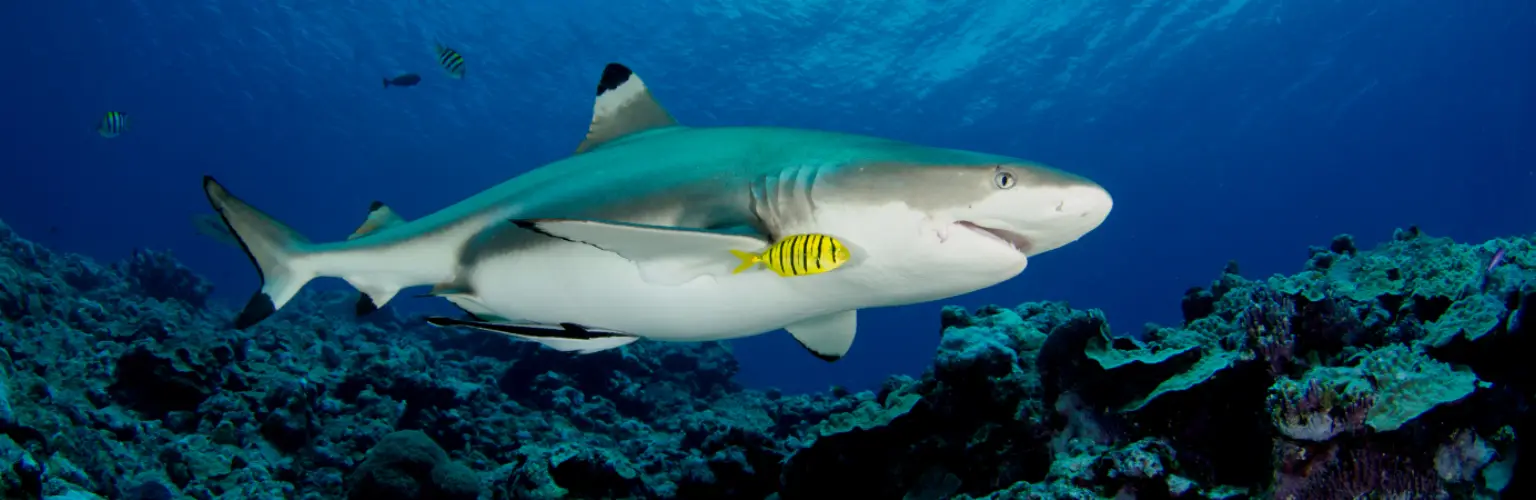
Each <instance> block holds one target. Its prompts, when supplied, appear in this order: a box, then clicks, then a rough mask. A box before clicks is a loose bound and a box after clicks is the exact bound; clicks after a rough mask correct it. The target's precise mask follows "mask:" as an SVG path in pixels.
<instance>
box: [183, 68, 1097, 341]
mask: <svg viewBox="0 0 1536 500" xmlns="http://www.w3.org/2000/svg"><path fill="white" fill-rule="evenodd" d="M203 189H204V191H205V192H206V194H207V196H208V201H209V203H210V204H212V205H213V208H214V209H215V210H216V211H217V212H218V213H219V215H220V216H221V218H222V219H223V221H224V223H225V224H227V225H228V227H229V229H230V231H231V232H232V233H233V234H234V235H235V236H236V238H237V239H238V240H239V241H238V242H239V244H240V246H241V248H243V249H244V250H245V252H246V254H247V255H248V256H249V257H250V259H251V261H252V262H253V263H254V264H255V266H256V268H257V270H258V271H259V273H260V275H261V279H262V284H261V288H260V290H258V291H257V292H256V293H255V295H253V296H252V297H251V299H250V301H249V303H247V304H246V306H245V308H244V310H242V311H241V313H240V314H239V316H238V317H237V318H236V320H235V326H236V327H237V328H241V329H244V328H247V327H250V326H251V325H254V324H256V323H258V322H260V321H261V320H263V319H265V318H267V317H269V316H270V315H272V314H273V313H274V312H276V311H277V310H278V309H280V308H282V307H283V305H284V304H286V303H287V302H288V301H289V300H290V299H292V298H293V297H294V295H295V294H297V293H298V292H299V289H300V288H301V287H303V286H304V284H305V283H307V282H309V281H310V280H311V279H314V278H317V277H338V278H341V279H343V280H346V281H347V282H348V283H350V284H351V285H352V286H354V287H356V288H357V289H358V290H359V291H361V292H362V293H363V294H364V295H363V300H365V301H367V302H371V304H372V306H373V307H372V308H376V307H382V306H383V305H384V304H385V303H387V302H389V301H390V300H391V299H392V298H394V297H395V295H396V294H397V293H398V292H399V291H400V290H401V289H403V288H407V287H414V286H424V285H431V286H432V287H433V288H432V291H431V292H430V293H429V295H431V296H438V297H443V298H446V299H447V300H449V301H452V302H453V303H454V304H456V305H458V306H459V308H461V309H463V310H464V311H465V312H466V313H468V314H467V315H468V318H467V319H455V318H444V317H437V318H430V319H429V320H428V321H429V322H430V323H431V324H434V325H437V326H463V327H471V328H477V329H482V330H489V331H494V332H499V333H503V334H507V335H510V336H513V337H517V338H520V339H525V340H532V341H536V342H540V343H542V344H544V345H546V346H549V347H552V348H555V349H558V350H562V351H575V352H581V353H587V352H595V351H600V350H604V349H610V348H614V347H618V346H622V345H625V344H628V343H630V342H633V341H635V340H637V339H642V338H644V339H652V340H660V341H709V340H723V339H732V338H739V337H747V336H752V335H758V334H762V333H767V332H772V331H776V330H778V329H781V328H782V329H785V330H788V331H789V333H790V334H791V335H792V336H793V337H794V338H795V339H796V340H798V341H799V342H800V343H801V344H802V345H804V346H805V347H806V348H807V349H808V350H810V351H811V352H812V353H813V354H815V355H816V356H818V357H820V358H822V359H825V360H828V361H834V360H837V359H839V358H841V357H842V356H843V355H844V354H845V353H846V352H847V351H848V350H849V348H850V346H851V345H852V344H853V339H854V333H855V330H856V325H857V319H856V315H857V311H858V310H859V309H867V308H873V307H885V306H896V305H904V304H914V303H920V302H927V301H933V300H940V299H944V298H948V297H953V296H956V295H960V294H964V293H968V292H971V291H975V290H979V289H982V288H986V287H989V286H992V285H996V284H998V283H1000V282H1003V281H1005V280H1008V279H1009V278H1012V277H1014V276H1016V275H1018V274H1019V273H1020V272H1022V271H1023V270H1024V268H1025V266H1026V264H1027V263H1028V262H1029V258H1030V257H1033V256H1036V255H1039V254H1041V253H1044V252H1048V251H1050V250H1054V249H1056V248H1060V247H1061V246H1063V245H1066V244H1067V243H1070V242H1072V241H1075V240H1077V239H1079V238H1080V237H1082V236H1083V235H1084V234H1087V233H1088V232H1089V231H1092V230H1093V229H1094V228H1096V227H1098V226H1099V225H1100V224H1101V223H1103V221H1104V219H1105V218H1106V217H1108V215H1109V212H1110V208H1111V206H1112V205H1113V202H1112V200H1111V198H1110V195H1109V193H1108V192H1106V191H1105V190H1104V189H1103V188H1102V187H1100V186H1099V185H1098V184H1096V183H1094V182H1093V181H1090V180H1088V179H1086V178H1083V177H1080V176H1077V175H1073V174H1069V173H1066V172H1062V171H1059V170H1056V169H1053V168H1050V167H1047V166H1044V165H1040V164H1037V163H1032V162H1028V161H1025V160H1020V159H1016V158H1009V157H1004V156H996V155H991V154H983V153H977V152H970V151H961V150H954V149H942V148H935V147H926V146H919V145H915V144H909V143H905V142H899V141H894V140H888V139H881V138H875V137H868V136H860V135H852V134H844V133H835V132H825V131H815V130H801V129H791V128H770V127H712V128H694V127H686V126H682V125H679V124H678V123H677V122H676V121H675V120H674V119H673V118H672V116H671V115H670V114H669V113H668V112H667V111H666V110H665V109H664V108H663V107H662V106H661V105H660V104H659V103H658V102H657V100H656V99H655V98H654V97H653V96H652V94H651V92H650V91H649V90H647V88H646V86H645V84H644V83H643V82H642V81H641V80H640V78H639V77H638V76H637V75H635V74H634V73H633V72H631V71H630V70H629V69H628V68H626V67H624V66H623V65H620V64H610V65H608V66H607V68H606V69H605V70H604V71H603V74H602V78H601V80H600V81H599V83H598V86H597V98H596V102H595V103H594V105H593V113H592V124H591V126H590V128H589V129H588V131H587V135H586V139H585V140H584V141H582V142H581V143H580V145H579V146H578V147H577V148H576V153H575V154H574V155H572V156H570V157H567V158H564V159H561V160H558V161H555V162H553V163H549V164H547V165H544V166H542V167H539V168H537V169H534V170H532V171H529V172H527V173H524V174H522V175H519V176H517V177H514V178H512V179H510V180H508V181H505V182H503V183H501V184H499V185H497V186H495V187H492V188H490V189H488V190H486V191H483V192H481V193H479V194H476V195H474V196H472V197H470V198H468V199H465V200H464V201H461V202H459V203H457V204H454V205H452V206H449V207H447V208H444V209H442V210H439V211H438V212H436V213H432V214H430V215H427V216H424V217H421V218H417V219H414V220H405V219H403V218H399V217H398V216H394V215H393V214H392V213H390V214H388V216H387V217H378V216H376V215H377V214H374V215H371V216H370V218H369V220H370V222H368V223H365V224H364V227H363V228H360V229H359V231H358V233H355V234H354V235H353V237H352V238H350V239H348V240H346V241H338V242H332V243H312V242H310V241H309V240H307V239H305V238H304V237H303V236H301V235H299V234H298V233H297V232H295V231H294V230H293V229H291V228H289V227H288V226H286V225H284V224H282V223H281V222H278V221H277V220H275V219H273V218H272V217H270V216H268V215H266V214H265V213H263V212H261V211H260V210H258V209H257V208H255V207H253V206H252V205H249V204H247V203H246V202H244V201H241V200H240V199H239V198H237V197H235V196H234V195H233V194H231V193H230V192H229V191H228V190H226V189H225V188H224V187H223V186H221V185H220V184H219V183H218V182H217V181H215V180H214V179H213V178H211V177H205V178H204V179H203ZM377 207H378V205H376V206H375V208H377ZM801 233H819V234H826V235H832V236H835V237H836V238H838V239H839V240H841V241H842V242H843V243H844V244H845V245H846V246H847V247H848V248H849V250H850V252H851V255H852V256H851V259H850V261H849V262H848V263H847V264H845V265H843V266H842V267H840V268H839V269H837V270H835V271H832V272H827V273H822V274H816V275H811V276H800V277H794V278H784V277H780V276H779V275H777V274H775V273H773V272H771V271H767V270H762V269H758V270H754V271H752V272H743V273H741V274H732V273H731V271H732V270H733V269H734V268H735V267H736V266H737V265H738V264H739V259H738V258H737V257H736V256H735V255H733V254H732V252H731V250H742V251H748V252H757V251H761V250H762V249H764V248H766V247H768V246H769V245H770V244H772V243H773V242H775V241H777V240H778V239H779V238H780V237H783V236H785V235H792V234H801ZM372 308H370V307H362V308H360V311H359V312H365V311H364V310H365V309H372Z"/></svg>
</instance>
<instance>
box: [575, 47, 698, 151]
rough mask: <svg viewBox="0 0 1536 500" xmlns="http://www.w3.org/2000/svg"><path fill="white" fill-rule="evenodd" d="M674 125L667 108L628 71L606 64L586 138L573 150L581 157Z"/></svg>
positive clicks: (593, 105)
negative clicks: (614, 143)
mask: <svg viewBox="0 0 1536 500" xmlns="http://www.w3.org/2000/svg"><path fill="white" fill-rule="evenodd" d="M674 125H677V120H673V119H672V115H670V114H668V113H667V109H666V108H663V107H661V104H660V103H657V102H656V98H655V97H651V91H650V90H649V89H647V88H645V82H642V81H640V75H636V74H635V73H634V72H633V71H630V70H629V68H626V67H624V65H623V64H619V63H608V67H606V68H603V78H602V79H601V80H598V82H597V99H596V101H595V102H593V104H592V125H591V126H590V127H588V128H587V138H586V140H583V141H581V145H580V146H577V147H576V153H577V154H581V153H585V152H587V151H590V150H591V149H592V148H596V147H598V146H601V145H603V144H605V143H607V142H609V141H612V140H614V139H618V138H620V137H624V136H626V135H630V134H633V133H636V132H644V131H647V130H653V129H658V128H664V127H671V126H674Z"/></svg>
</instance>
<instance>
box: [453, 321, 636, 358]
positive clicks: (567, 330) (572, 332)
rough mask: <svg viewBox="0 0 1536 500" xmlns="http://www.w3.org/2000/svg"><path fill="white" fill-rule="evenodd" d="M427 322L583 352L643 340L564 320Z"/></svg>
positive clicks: (557, 348)
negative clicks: (548, 322)
mask: <svg viewBox="0 0 1536 500" xmlns="http://www.w3.org/2000/svg"><path fill="white" fill-rule="evenodd" d="M427 324H430V325H432V326H439V327H451V326H462V327H467V328H474V329H477V330H485V331H488V332H496V333H500V334H502V335H506V336H508V337H513V338H517V339H522V340H531V341H534V342H538V343H540V344H544V345H545V346H547V347H550V348H552V349H555V350H558V351H566V352H576V353H580V354H589V353H594V352H597V351H605V350H608V349H613V348H615V347H619V346H623V345H626V344H629V343H631V342H634V341H636V340H639V339H640V337H636V336H634V335H629V334H626V333H623V332H616V331H613V330H604V329H601V328H588V327H585V326H581V325H577V324H574V323H561V324H558V325H545V324H537V323H527V324H518V323H493V322H488V321H465V320H461V319H453V318H448V317H443V316H432V317H429V318H427Z"/></svg>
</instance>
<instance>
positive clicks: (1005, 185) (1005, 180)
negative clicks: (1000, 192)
mask: <svg viewBox="0 0 1536 500" xmlns="http://www.w3.org/2000/svg"><path fill="white" fill-rule="evenodd" d="M992 183H993V184H996V185H997V188H998V189H1013V186H1016V185H1018V183H1019V182H1018V180H1016V179H1014V178H1013V172H1005V171H999V172H998V173H997V175H995V176H993V177H992Z"/></svg>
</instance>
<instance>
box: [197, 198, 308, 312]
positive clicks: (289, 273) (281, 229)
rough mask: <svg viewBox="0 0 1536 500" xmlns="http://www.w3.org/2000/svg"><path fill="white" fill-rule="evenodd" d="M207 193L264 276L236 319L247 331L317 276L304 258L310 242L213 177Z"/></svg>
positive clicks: (242, 247) (211, 202)
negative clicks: (230, 190)
mask: <svg viewBox="0 0 1536 500" xmlns="http://www.w3.org/2000/svg"><path fill="white" fill-rule="evenodd" d="M203 192H204V194H207V195H208V203H209V204H210V205H213V209H214V210H215V211H217V212H218V213H219V216H220V217H221V218H222V219H223V220H224V224H225V225H227V226H229V230H230V233H231V234H233V235H234V236H235V240H236V241H237V242H238V243H239V244H240V248H241V249H242V250H245V254H246V256H247V257H250V259H251V263H252V264H255V265H256V271H257V273H258V274H259V275H260V277H261V288H260V289H258V290H257V291H256V293H255V294H253V295H251V300H250V301H249V302H247V303H246V304H245V309H242V310H241V311H240V315H239V316H237V317H236V318H235V328H237V329H242V330H243V329H245V328H248V327H250V326H251V325H255V324H256V323H259V322H261V320H263V319H266V318H267V317H268V316H271V315H272V314H273V313H275V312H277V310H278V309H281V308H282V307H283V305H284V304H287V303H288V301H289V300H292V299H293V297H294V296H295V295H298V293H299V290H300V289H302V288H304V284H306V283H309V280H311V279H314V278H315V277H316V273H315V271H314V270H313V269H309V268H308V267H306V266H305V265H304V260H303V258H302V257H304V255H305V253H306V251H305V250H306V247H307V246H308V245H309V240H308V239H305V238H304V236H303V235H300V234H299V233H298V232H296V231H294V230H293V229H292V228H289V227H288V226H286V225H284V224H283V223H281V222H278V221H277V220H276V219H273V218H272V217H271V216H269V215H267V214H266V213H263V212H262V211H261V210H258V209H257V208H256V207H253V206H251V205H250V204H247V203H245V202H244V201H242V200H240V199H239V198H236V197H235V196H234V195H232V194H230V193H229V191H227V190H225V189H224V186H222V185H220V184H219V182H218V181H216V180H214V179H213V177H210V176H204V177H203Z"/></svg>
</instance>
